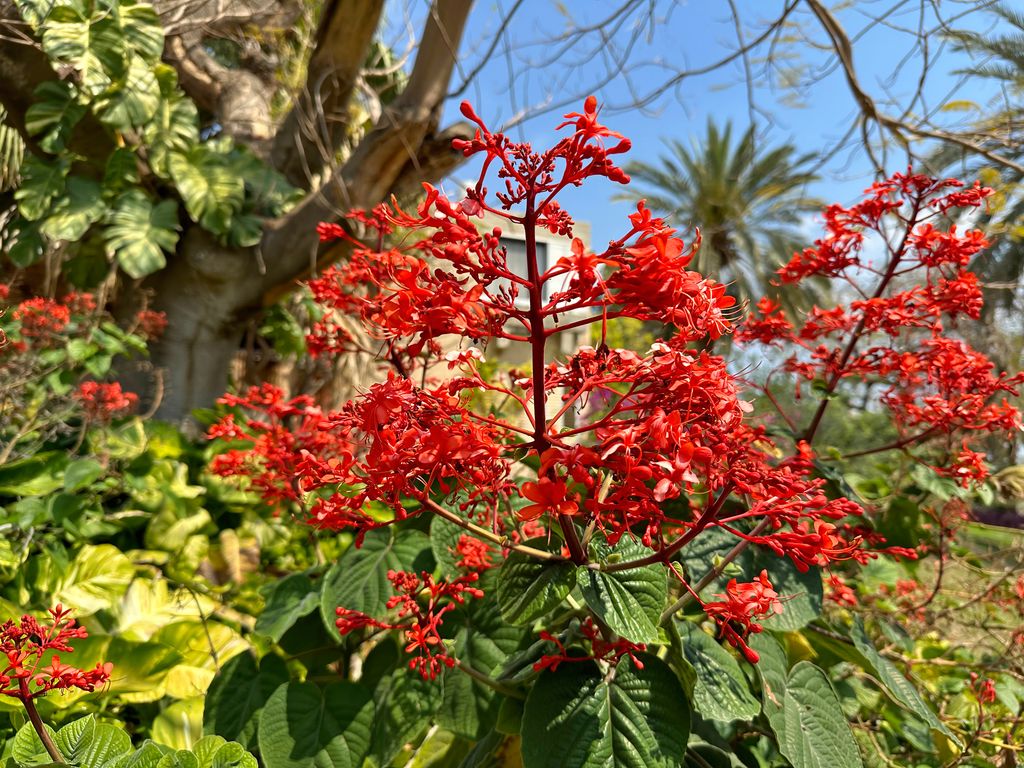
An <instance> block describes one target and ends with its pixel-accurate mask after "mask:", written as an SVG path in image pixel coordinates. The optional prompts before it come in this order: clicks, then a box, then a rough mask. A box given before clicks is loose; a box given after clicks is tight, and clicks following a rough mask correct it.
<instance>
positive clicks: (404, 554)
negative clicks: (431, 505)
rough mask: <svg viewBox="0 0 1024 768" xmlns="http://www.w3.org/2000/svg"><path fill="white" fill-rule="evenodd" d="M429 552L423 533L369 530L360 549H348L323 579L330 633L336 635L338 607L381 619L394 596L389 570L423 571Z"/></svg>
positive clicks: (322, 601)
mask: <svg viewBox="0 0 1024 768" xmlns="http://www.w3.org/2000/svg"><path fill="white" fill-rule="evenodd" d="M429 553H430V541H429V539H428V538H427V535H426V534H425V533H423V532H422V531H404V530H403V531H397V532H396V531H393V530H392V529H391V528H390V527H388V528H379V529H377V530H374V531H370V532H369V533H367V534H366V537H365V538H364V539H363V545H362V546H361V547H358V548H357V547H354V546H352V547H349V548H348V549H347V550H345V553H344V554H343V555H342V556H341V557H340V558H338V561H337V562H336V563H335V564H334V565H333V566H331V569H330V570H329V571H328V572H327V575H326V576H324V583H323V586H322V587H321V591H320V615H321V616H322V617H323V620H324V626H325V627H327V631H328V632H329V633H332V634H335V635H336V634H337V631H338V630H337V629H336V628H335V625H334V621H335V619H336V617H337V615H336V613H335V609H336V608H338V607H339V606H340V607H342V608H348V609H349V610H353V611H361V612H362V613H366V614H369V615H370V616H381V615H383V613H384V612H385V611H386V610H387V609H386V607H385V603H387V601H388V598H390V597H391V596H392V595H393V594H394V590H393V589H392V588H391V582H390V581H388V571H390V570H397V571H419V570H423V565H424V563H423V562H422V558H423V557H424V556H425V555H426V556H429Z"/></svg>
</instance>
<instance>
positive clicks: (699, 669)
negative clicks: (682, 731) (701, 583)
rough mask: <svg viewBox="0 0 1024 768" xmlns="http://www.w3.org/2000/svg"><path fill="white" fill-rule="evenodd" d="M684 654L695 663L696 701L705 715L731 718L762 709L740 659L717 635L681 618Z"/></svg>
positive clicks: (748, 716)
mask: <svg viewBox="0 0 1024 768" xmlns="http://www.w3.org/2000/svg"><path fill="white" fill-rule="evenodd" d="M678 626H679V631H680V635H681V637H682V644H683V657H684V658H685V659H686V661H688V662H689V663H690V666H692V667H693V670H694V673H695V675H696V682H695V684H694V688H693V703H694V706H695V707H696V709H697V711H698V712H699V713H700V715H701V717H704V718H711V719H712V720H720V721H722V722H731V721H733V720H750V719H751V718H753V717H756V716H757V715H758V714H759V713H760V711H761V705H760V703H759V702H758V701H757V699H756V698H754V694H753V693H752V692H751V690H750V683H748V682H747V678H746V676H745V675H744V674H743V670H742V669H741V668H740V665H739V662H738V661H736V658H735V657H734V656H733V655H732V654H731V653H729V651H727V650H726V649H725V648H723V647H722V646H721V645H719V644H718V643H717V642H716V641H715V639H714V638H713V637H711V636H710V635H708V634H707V633H706V632H704V631H703V630H701V628H700V627H698V626H697V625H696V624H693V623H692V622H689V621H681V622H678Z"/></svg>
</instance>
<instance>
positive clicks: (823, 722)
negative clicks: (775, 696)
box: [766, 661, 863, 768]
mask: <svg viewBox="0 0 1024 768" xmlns="http://www.w3.org/2000/svg"><path fill="white" fill-rule="evenodd" d="M766 711H767V713H768V721H769V723H770V724H771V726H772V730H773V731H775V735H776V737H777V738H778V741H779V751H780V752H782V754H783V755H784V756H785V757H786V759H788V760H789V762H790V763H792V765H793V768H862V766H863V762H862V761H861V757H860V751H859V750H858V749H857V742H856V741H854V738H853V733H852V732H851V731H850V725H849V723H848V722H847V721H846V716H845V715H844V714H843V710H842V707H841V706H840V705H839V699H838V697H837V696H836V692H835V690H833V688H832V684H831V683H829V681H828V678H827V677H825V673H824V672H822V671H821V670H820V669H818V668H817V667H816V666H814V665H813V664H811V663H810V662H809V661H801V662H798V663H797V664H796V666H794V667H793V669H792V670H790V673H789V676H788V677H787V679H786V690H785V694H784V697H783V702H782V708H781V710H766Z"/></svg>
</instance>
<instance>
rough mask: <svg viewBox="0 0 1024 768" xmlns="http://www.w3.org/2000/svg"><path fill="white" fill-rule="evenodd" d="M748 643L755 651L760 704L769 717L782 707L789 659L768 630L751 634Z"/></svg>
mask: <svg viewBox="0 0 1024 768" xmlns="http://www.w3.org/2000/svg"><path fill="white" fill-rule="evenodd" d="M748 645H750V647H751V648H752V649H753V650H754V651H756V652H757V654H758V656H760V659H759V660H758V662H757V665H756V666H757V674H758V676H759V677H760V678H761V704H762V706H763V707H764V713H765V714H766V715H768V716H769V717H771V716H772V714H773V713H775V712H777V711H778V710H780V709H782V703H783V700H784V697H785V695H786V676H787V675H788V674H789V659H788V658H786V650H785V649H784V648H783V647H782V645H781V644H780V643H779V641H778V640H776V639H775V638H774V637H773V636H772V635H771V634H769V633H768V632H764V633H762V634H759V635H752V636H751V637H750V638H749V640H748Z"/></svg>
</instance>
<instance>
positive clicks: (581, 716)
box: [522, 654, 690, 768]
mask: <svg viewBox="0 0 1024 768" xmlns="http://www.w3.org/2000/svg"><path fill="white" fill-rule="evenodd" d="M639 658H640V659H641V660H642V662H643V665H644V668H643V669H638V668H637V667H636V666H635V665H634V663H633V661H632V660H630V658H629V657H628V656H627V657H623V658H622V659H621V660H620V661H619V663H618V664H617V665H616V667H615V669H614V671H613V672H612V673H610V674H606V673H603V672H602V671H601V670H600V669H599V668H598V666H597V664H595V663H594V662H591V661H581V662H563V663H562V664H561V665H560V666H559V667H558V668H557V669H556V670H554V671H551V670H548V671H545V672H544V673H542V674H541V676H540V677H539V678H538V679H537V683H536V684H535V685H534V687H533V690H531V691H530V695H529V697H528V698H527V700H526V709H525V713H524V715H523V734H522V739H523V742H522V744H523V747H522V754H523V765H524V767H525V768H620V766H621V767H623V768H625V767H626V766H628V768H677V767H678V766H679V764H680V763H681V762H682V760H683V755H684V753H685V752H686V742H687V738H688V736H689V733H690V704H689V702H688V701H687V699H686V694H685V693H684V692H683V687H682V685H681V684H680V683H679V680H678V679H677V678H676V676H675V674H673V672H672V670H671V669H669V668H668V666H667V665H666V664H665V663H664V662H663V661H661V660H660V659H657V658H655V657H653V656H649V655H646V654H642V655H640V657H639Z"/></svg>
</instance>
